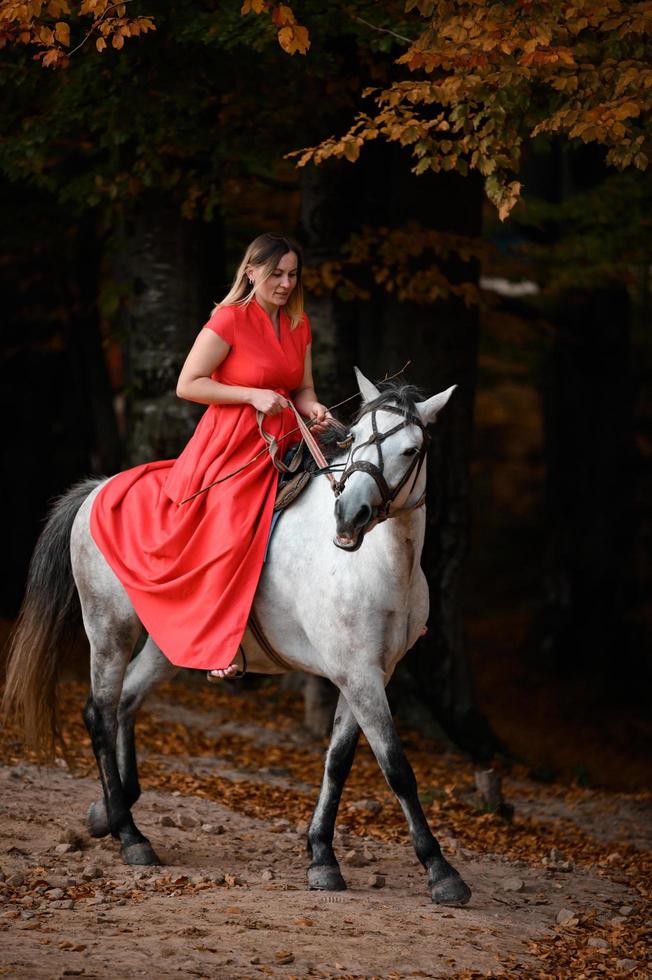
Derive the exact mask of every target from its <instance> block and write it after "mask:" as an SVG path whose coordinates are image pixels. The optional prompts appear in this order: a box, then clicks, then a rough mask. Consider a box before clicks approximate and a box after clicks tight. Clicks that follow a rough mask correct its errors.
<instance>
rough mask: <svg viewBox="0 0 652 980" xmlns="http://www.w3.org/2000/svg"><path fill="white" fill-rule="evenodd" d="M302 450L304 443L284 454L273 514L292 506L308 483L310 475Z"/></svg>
mask: <svg viewBox="0 0 652 980" xmlns="http://www.w3.org/2000/svg"><path fill="white" fill-rule="evenodd" d="M303 449H304V443H300V444H299V447H298V448H293V449H289V450H288V451H287V453H286V454H285V458H284V460H283V468H282V469H281V470H280V473H279V481H278V488H277V490H276V500H275V501H274V512H275V513H280V511H282V510H286V509H287V508H288V507H289V506H290V504H293V503H294V501H295V500H296V499H297V497H298V496H299V495H300V493H301V491H302V490H305V488H306V486H307V485H308V483H309V482H310V477H311V476H312V473H311V472H310V470H309V469H308V461H307V460H306V458H305V453H304V451H303Z"/></svg>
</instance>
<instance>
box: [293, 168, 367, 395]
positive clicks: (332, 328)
mask: <svg viewBox="0 0 652 980" xmlns="http://www.w3.org/2000/svg"><path fill="white" fill-rule="evenodd" d="M356 185H357V182H356V180H355V175H354V172H353V170H352V168H351V166H350V164H347V163H346V162H342V161H335V160H333V161H329V162H327V163H326V164H323V165H321V166H319V167H309V168H304V169H303V170H302V171H301V226H300V240H301V243H302V246H303V253H304V260H305V263H306V266H308V267H312V268H313V269H315V270H316V269H319V268H320V267H321V266H322V265H323V263H325V262H331V261H333V260H338V259H340V258H341V257H342V249H343V246H344V245H345V244H346V241H347V239H348V237H349V234H350V232H351V228H350V225H349V223H348V220H347V219H348V214H349V208H350V206H351V202H352V200H353V197H354V195H355V192H356ZM307 305H308V310H309V314H310V320H311V323H312V328H313V335H314V344H313V367H314V371H315V383H316V385H317V393H318V395H319V398H320V399H321V401H322V402H324V403H325V404H327V405H332V404H335V403H336V402H339V401H341V399H343V398H346V397H347V396H348V395H350V394H351V393H352V391H354V390H355V381H354V375H353V367H352V365H353V363H354V359H355V355H356V353H357V345H356V331H355V321H356V311H355V308H354V307H353V305H352V304H351V303H346V302H344V301H342V300H341V299H339V298H338V296H337V294H336V292H335V291H334V290H332V289H324V290H323V291H322V292H320V293H315V292H313V293H311V294H308V296H307Z"/></svg>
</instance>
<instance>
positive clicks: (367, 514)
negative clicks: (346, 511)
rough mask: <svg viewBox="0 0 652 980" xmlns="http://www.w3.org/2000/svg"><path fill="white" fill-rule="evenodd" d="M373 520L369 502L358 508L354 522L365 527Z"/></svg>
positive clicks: (357, 525)
mask: <svg viewBox="0 0 652 980" xmlns="http://www.w3.org/2000/svg"><path fill="white" fill-rule="evenodd" d="M370 520H371V507H370V506H369V504H363V505H362V507H360V509H359V510H358V513H357V514H356V515H355V517H354V519H353V523H354V525H355V526H356V527H364V526H365V524H368V523H369V521H370Z"/></svg>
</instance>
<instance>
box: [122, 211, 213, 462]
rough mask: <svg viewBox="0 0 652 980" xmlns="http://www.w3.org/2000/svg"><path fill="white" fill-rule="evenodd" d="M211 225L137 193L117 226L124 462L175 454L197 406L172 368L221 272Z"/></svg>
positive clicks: (207, 306)
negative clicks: (183, 394) (123, 300)
mask: <svg viewBox="0 0 652 980" xmlns="http://www.w3.org/2000/svg"><path fill="white" fill-rule="evenodd" d="M218 232H219V229H218V228H216V227H215V226H206V225H204V224H202V223H201V222H198V221H187V220H184V219H183V218H182V217H181V215H180V214H179V212H178V210H177V209H176V208H175V207H174V206H173V205H163V206H162V205H161V203H160V201H159V200H154V199H153V198H151V199H149V200H147V201H145V202H144V203H143V204H142V206H141V207H140V209H139V210H138V212H137V213H136V214H134V215H133V216H132V217H131V218H129V219H128V220H127V221H126V222H125V225H124V228H123V230H122V241H123V243H124V244H123V247H122V251H121V255H120V259H119V262H118V270H119V275H120V277H121V278H122V279H123V281H124V282H125V283H126V284H127V286H128V290H129V301H128V306H127V308H126V309H125V310H124V311H123V315H122V322H121V328H122V330H123V331H124V334H125V335H126V343H125V388H126V402H127V422H128V433H127V441H126V458H127V463H128V464H130V465H134V464H136V463H142V462H146V461H149V460H154V459H168V458H172V457H175V456H177V455H178V453H179V451H180V450H181V449H182V448H183V445H184V443H185V442H186V440H187V439H188V437H189V436H190V434H191V433H192V431H193V428H194V426H195V425H196V422H197V419H198V417H199V414H200V413H201V408H200V407H199V406H197V405H194V404H193V403H192V402H188V401H184V400H182V399H180V398H177V396H176V393H175V389H176V383H177V378H178V375H179V371H180V369H181V366H182V364H183V361H184V359H185V357H186V355H187V353H188V351H189V349H190V347H191V346H192V344H193V342H194V340H195V337H196V336H197V333H198V332H199V330H200V328H201V326H202V325H203V324H204V323H205V322H206V320H207V319H208V317H209V314H210V310H211V306H212V303H213V302H214V300H215V292H216V283H219V282H221V281H222V280H223V279H224V275H223V258H222V253H221V241H220V240H219V239H218V238H217V234H218Z"/></svg>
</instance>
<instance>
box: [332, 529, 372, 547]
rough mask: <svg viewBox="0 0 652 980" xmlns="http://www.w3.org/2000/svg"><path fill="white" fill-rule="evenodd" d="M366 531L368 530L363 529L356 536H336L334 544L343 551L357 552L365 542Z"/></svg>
mask: <svg viewBox="0 0 652 980" xmlns="http://www.w3.org/2000/svg"><path fill="white" fill-rule="evenodd" d="M365 531H366V528H362V529H361V530H360V531H357V532H356V534H355V535H350V534H336V535H335V537H334V538H333V544H334V545H336V547H338V548H340V549H341V551H357V550H358V548H359V547H360V545H361V544H362V542H363V540H364V536H365Z"/></svg>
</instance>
